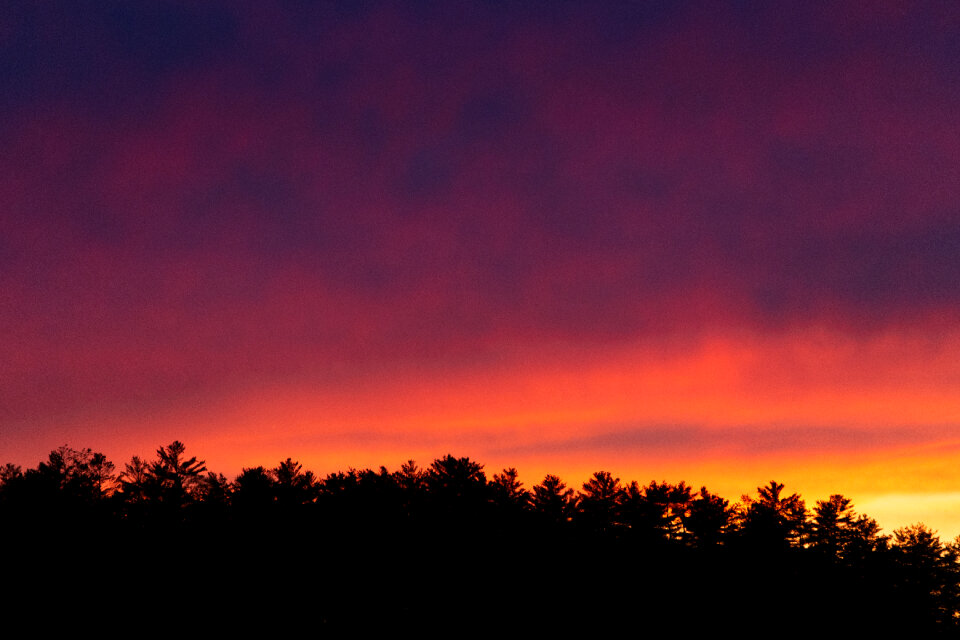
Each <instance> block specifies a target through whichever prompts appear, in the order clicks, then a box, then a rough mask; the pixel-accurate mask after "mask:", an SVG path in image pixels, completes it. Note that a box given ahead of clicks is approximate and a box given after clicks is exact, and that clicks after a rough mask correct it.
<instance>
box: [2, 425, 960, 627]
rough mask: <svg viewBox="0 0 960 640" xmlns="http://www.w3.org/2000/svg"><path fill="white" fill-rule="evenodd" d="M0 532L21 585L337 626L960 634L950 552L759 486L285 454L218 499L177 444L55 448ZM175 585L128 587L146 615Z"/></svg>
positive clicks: (848, 510)
mask: <svg viewBox="0 0 960 640" xmlns="http://www.w3.org/2000/svg"><path fill="white" fill-rule="evenodd" d="M0 524H2V535H3V542H4V543H5V547H4V548H6V549H19V550H21V551H22V554H20V556H21V557H22V558H26V559H29V561H30V563H33V564H31V565H30V566H32V567H33V568H32V569H25V574H24V576H25V577H27V576H29V575H30V571H37V570H38V569H37V566H41V567H42V566H43V563H44V561H45V560H44V559H45V558H46V559H47V561H50V562H53V560H52V558H53V557H58V558H59V557H61V556H62V555H63V554H65V553H70V554H72V556H73V557H74V558H77V557H79V558H84V557H87V558H88V559H89V558H96V560H97V562H98V563H101V564H105V565H106V566H107V567H109V568H112V569H113V570H117V571H129V567H130V566H136V565H137V563H141V562H142V563H146V565H145V566H149V565H150V564H154V565H155V564H156V558H157V557H169V558H176V562H177V564H179V565H184V563H185V562H187V560H186V559H189V561H190V562H192V563H193V566H192V567H191V569H190V570H191V572H192V574H193V575H195V576H197V577H198V579H199V576H200V575H202V574H204V573H205V574H207V575H208V576H209V577H210V578H211V579H214V580H219V581H226V582H225V583H226V584H232V583H234V582H235V581H237V580H239V581H241V582H244V583H246V582H247V581H249V580H250V579H255V581H257V582H258V583H259V584H261V585H264V584H276V583H277V582H276V581H278V580H279V581H282V582H283V583H284V584H286V588H287V591H286V592H285V593H286V595H281V594H280V592H278V591H275V590H274V591H271V590H269V589H267V590H263V589H253V590H252V591H248V592H243V593H239V594H238V593H232V594H230V596H229V598H227V597H226V596H223V597H224V598H225V600H229V601H230V602H232V603H234V604H235V605H236V604H237V603H238V602H240V603H242V602H245V601H247V600H249V601H250V604H251V606H253V604H254V603H256V606H257V607H259V608H258V609H257V610H260V611H263V610H271V608H273V609H276V608H277V607H280V608H285V607H290V606H292V603H293V602H301V600H303V599H306V600H309V602H310V607H309V610H310V611H314V612H315V614H316V615H317V616H319V617H318V618H317V620H318V621H319V623H320V624H322V625H328V626H343V627H344V628H348V627H351V625H354V624H362V625H367V626H372V627H376V628H383V627H384V626H389V625H391V624H393V623H395V622H397V621H405V622H407V623H414V622H418V623H429V622H436V621H438V620H445V621H447V622H462V621H464V620H467V619H471V618H473V619H478V620H480V619H482V620H483V621H485V622H482V623H481V622H478V624H481V625H483V626H485V625H489V626H490V628H491V629H492V628H494V627H496V626H497V625H502V624H511V623H513V622H514V621H517V622H520V623H523V624H526V625H536V626H541V627H556V628H565V627H566V626H567V625H575V626H576V625H584V626H590V627H592V628H597V626H598V625H599V626H604V625H610V626H611V628H614V627H616V626H617V625H620V624H623V623H624V622H626V621H627V620H632V619H634V618H636V617H637V616H641V617H642V616H654V618H650V619H649V620H648V621H647V622H646V623H645V624H646V625H647V628H650V629H661V628H666V626H659V625H661V623H663V624H664V625H665V624H666V623H665V622H664V620H666V619H668V618H669V619H672V620H673V621H674V622H673V624H680V625H681V627H684V628H689V629H694V630H697V629H699V630H709V629H714V627H715V626H716V625H718V624H720V621H721V620H722V619H725V618H726V617H729V615H730V614H731V613H733V612H735V611H737V610H738V609H739V610H742V609H743V608H744V607H746V608H747V609H748V610H749V612H750V613H749V615H747V616H746V617H745V618H744V619H743V620H742V621H741V622H740V624H741V625H744V626H743V627H742V629H741V632H743V631H744V630H756V631H757V632H760V631H761V630H762V629H763V628H765V626H767V625H770V624H779V622H777V621H776V620H775V618H777V617H778V616H780V615H782V612H783V607H784V605H785V604H789V605H790V606H791V607H793V608H795V610H796V611H798V612H800V611H802V612H804V614H805V615H810V616H813V617H814V618H815V619H817V620H819V624H827V625H828V626H829V627H830V628H834V629H848V630H856V631H861V632H864V631H874V632H881V631H882V632H889V631H890V630H892V629H903V630H910V631H913V632H922V633H924V634H927V635H930V634H940V633H942V634H947V635H951V634H954V633H957V632H960V626H958V618H960V540H958V541H954V542H950V543H944V542H942V541H941V540H940V539H939V537H938V536H937V535H936V534H935V533H934V532H932V531H931V530H930V529H928V528H927V527H925V526H924V525H922V524H915V525H912V526H909V527H905V528H902V529H898V530H896V531H895V532H894V533H893V535H891V536H888V535H881V533H880V528H879V526H878V525H877V523H876V521H875V520H873V519H872V518H870V517H868V516H867V515H864V514H860V513H857V512H856V510H855V509H854V505H853V503H852V502H851V500H850V499H848V498H846V497H844V496H842V495H832V496H830V498H829V499H827V500H819V501H817V503H816V504H815V505H813V506H812V507H808V506H807V504H806V503H805V501H804V500H803V499H802V498H801V497H800V496H799V495H797V494H796V493H790V492H789V491H788V490H787V489H786V488H785V487H784V485H782V484H780V483H778V482H774V481H771V482H770V483H769V484H767V485H765V486H761V487H758V488H757V491H756V493H755V494H754V495H744V496H742V497H741V499H740V500H739V501H738V502H735V503H731V502H730V501H729V500H727V499H725V498H722V497H720V496H718V495H716V494H713V493H711V492H710V491H709V490H708V489H707V488H706V487H700V488H699V489H695V488H693V487H690V486H688V485H686V484H685V483H683V482H680V483H679V484H670V483H666V482H662V483H661V482H656V481H654V482H650V483H649V484H647V485H641V484H639V483H638V482H637V481H630V482H624V481H621V479H619V478H617V477H614V476H613V475H612V474H610V473H609V472H606V471H598V472H596V473H594V474H593V476H592V477H591V478H590V479H589V480H588V481H587V482H585V483H584V484H583V485H582V487H580V488H579V489H574V488H573V487H567V486H566V485H565V483H564V482H563V481H562V480H561V479H560V478H559V477H557V476H554V475H547V476H546V477H545V478H544V479H543V481H542V482H541V483H539V484H537V485H536V486H534V487H532V488H530V489H527V488H526V487H524V486H523V485H522V484H521V483H520V482H519V481H518V479H517V471H516V469H512V468H511V469H504V470H502V471H500V472H498V473H494V474H493V475H492V476H490V477H488V475H487V473H486V471H485V470H484V467H483V465H482V464H480V463H478V462H476V461H473V460H471V459H469V458H457V457H454V456H452V455H447V456H444V457H442V458H438V459H436V460H434V461H433V462H432V463H431V464H430V465H429V466H427V467H420V466H418V465H417V464H416V463H415V462H413V461H409V462H407V463H405V464H403V465H402V466H401V467H400V468H399V469H397V470H394V471H390V470H388V469H387V468H385V467H380V468H379V469H376V470H374V469H363V470H357V469H350V470H348V471H345V472H337V473H331V474H329V475H327V476H326V477H322V478H321V477H317V476H315V475H314V474H313V473H312V472H311V471H309V470H306V469H303V467H302V465H301V464H300V463H298V462H297V461H295V460H293V459H292V458H287V459H286V460H283V461H280V462H279V463H278V464H277V466H275V467H273V468H270V469H267V468H265V467H261V466H258V467H252V468H245V469H243V471H242V472H241V473H240V474H239V475H238V476H237V477H236V478H234V479H233V480H232V481H230V480H228V479H227V478H226V477H225V476H224V475H223V474H219V473H216V472H214V471H211V470H208V469H207V468H206V465H205V462H204V461H203V460H200V459H198V458H197V456H195V455H191V454H188V453H187V451H186V447H185V446H184V445H183V444H182V443H180V442H173V443H171V444H169V445H167V446H163V447H160V448H158V449H157V451H156V454H155V456H154V457H153V458H151V459H142V458H140V457H138V456H134V457H133V458H132V459H131V460H130V461H129V462H127V463H125V464H124V465H123V466H122V468H121V467H117V466H116V465H114V464H113V463H112V462H110V461H109V460H107V459H106V457H105V456H104V455H102V454H100V453H96V452H93V451H92V450H90V449H79V450H77V449H73V448H70V447H68V446H63V447H60V448H58V449H56V450H54V451H52V452H51V453H50V455H49V456H48V458H47V460H45V461H43V462H40V463H39V464H38V466H37V467H36V468H35V469H28V470H26V471H23V470H22V469H20V468H19V467H17V466H15V465H12V464H7V465H5V466H4V467H2V468H0ZM53 549H56V550H58V552H57V553H56V554H52V553H50V551H51V550H53ZM38 562H39V563H40V565H37V564H36V563H38ZM27 564H29V563H26V564H25V567H26V566H27ZM160 575H162V574H160ZM180 579H182V576H180V574H177V573H174V574H171V575H170V576H169V577H167V578H157V577H156V576H155V577H154V582H153V583H149V582H145V583H143V584H141V587H142V588H143V589H145V590H146V592H147V593H151V594H152V597H154V598H157V599H159V601H162V600H163V599H164V598H165V597H167V595H168V594H169V593H170V591H169V590H168V589H167V587H170V588H173V587H174V583H175V582H176V581H177V580H180ZM398 581H399V582H398ZM387 585H393V586H392V587H389V588H388V586H387ZM400 585H402V586H400ZM592 589H596V590H597V592H596V593H595V594H593V596H590V597H587V596H586V595H584V594H585V590H587V591H589V590H592ZM577 594H581V595H579V596H578V595H577ZM127 595H129V594H126V595H121V596H120V597H127ZM213 597H214V599H216V596H213ZM694 603H696V604H695V605H694ZM304 606H306V605H305V602H304ZM265 607H266V608H265ZM360 609H362V610H363V611H364V612H365V613H363V615H362V616H360V618H357V617H356V616H357V615H358V612H359V611H360ZM297 613H303V611H301V610H298V611H297ZM664 616H667V618H664ZM670 616H673V618H670ZM677 616H679V617H677ZM361 620H362V622H361ZM650 620H654V621H650ZM681 623H682V624H681ZM798 624H799V623H798ZM804 624H806V622H804ZM651 625H652V626H651Z"/></svg>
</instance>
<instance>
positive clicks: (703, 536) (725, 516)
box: [683, 487, 735, 548]
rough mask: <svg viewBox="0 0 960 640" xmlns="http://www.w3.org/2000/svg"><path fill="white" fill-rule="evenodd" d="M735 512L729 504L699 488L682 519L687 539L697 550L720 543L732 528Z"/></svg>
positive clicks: (705, 489)
mask: <svg viewBox="0 0 960 640" xmlns="http://www.w3.org/2000/svg"><path fill="white" fill-rule="evenodd" d="M734 513H735V510H734V509H733V508H732V507H731V506H730V502H729V501H728V500H725V499H723V498H721V497H720V496H718V495H715V494H712V493H710V492H709V491H708V490H707V488H706V487H700V491H699V492H698V494H697V497H696V498H695V499H694V500H692V501H691V502H690V509H689V511H688V513H687V516H686V517H685V518H684V519H683V527H684V530H685V531H686V532H687V536H688V539H689V540H690V541H691V542H692V544H693V545H694V546H696V547H699V548H710V547H714V546H716V545H717V544H719V543H721V542H722V541H723V540H724V538H725V537H726V535H727V534H728V533H729V531H730V530H731V528H732V527H733V516H734Z"/></svg>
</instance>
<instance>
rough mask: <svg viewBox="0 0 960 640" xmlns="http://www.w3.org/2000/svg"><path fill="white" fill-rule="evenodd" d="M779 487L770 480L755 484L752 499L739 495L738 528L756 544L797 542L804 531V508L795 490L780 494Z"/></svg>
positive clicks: (775, 545) (773, 545) (771, 545)
mask: <svg viewBox="0 0 960 640" xmlns="http://www.w3.org/2000/svg"><path fill="white" fill-rule="evenodd" d="M783 487H784V485H783V484H781V483H778V482H775V481H772V480H771V481H770V484H768V485H766V486H765V487H757V493H758V498H757V499H756V500H754V499H752V498H751V497H750V496H743V498H742V501H743V504H744V513H743V516H742V517H743V524H742V527H743V529H742V532H743V534H744V535H745V536H746V537H747V538H748V539H749V540H750V541H751V543H752V544H753V545H755V546H756V547H757V548H761V547H762V548H767V549H785V548H789V547H791V546H799V545H800V542H801V540H802V538H803V536H804V534H805V533H806V524H807V508H806V506H805V505H804V502H803V500H802V499H801V498H800V496H798V495H797V494H795V493H792V494H790V495H789V496H784V495H783Z"/></svg>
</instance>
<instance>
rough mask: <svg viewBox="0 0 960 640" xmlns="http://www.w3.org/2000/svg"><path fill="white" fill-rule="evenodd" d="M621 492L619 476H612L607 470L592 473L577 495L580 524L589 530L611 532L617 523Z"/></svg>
mask: <svg viewBox="0 0 960 640" xmlns="http://www.w3.org/2000/svg"><path fill="white" fill-rule="evenodd" d="M622 494H623V488H622V487H621V486H620V478H614V477H613V475H611V474H610V472H609V471H597V472H596V473H594V474H593V476H592V477H591V478H590V479H589V480H587V481H586V482H584V483H583V490H582V491H581V492H580V495H579V496H578V505H579V507H580V514H579V516H580V523H581V525H582V526H583V527H585V528H586V529H587V530H589V531H594V532H597V533H612V532H613V530H614V528H615V527H616V526H617V524H618V516H619V506H620V498H621V495H622Z"/></svg>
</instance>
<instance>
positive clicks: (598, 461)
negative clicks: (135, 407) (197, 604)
mask: <svg viewBox="0 0 960 640" xmlns="http://www.w3.org/2000/svg"><path fill="white" fill-rule="evenodd" d="M955 353H960V335H951V336H946V337H943V338H942V339H941V340H939V341H938V342H937V343H936V344H931V343H930V342H929V340H925V339H922V338H919V337H918V338H909V337H897V336H893V335H880V336H876V337H875V338H873V339H869V340H857V341H855V340H851V339H846V338H844V337H843V336H841V335H837V334H831V333H829V332H827V331H826V330H816V331H813V330H808V331H804V332H797V333H794V334H791V335H786V334H785V335H780V336H777V337H768V338H766V339H760V340H757V339H746V338H734V337H714V338H710V339H704V340H702V341H701V342H700V343H698V344H696V345H692V346H690V347H689V348H681V349H674V350H672V351H669V350H663V349H660V350H653V349H650V348H648V347H647V346H646V345H643V344H637V345H633V346H632V347H631V348H621V349H618V350H616V351H612V350H607V351H597V352H592V353H582V352H574V351H571V350H567V351H564V350H562V349H557V348H554V349H549V350H548V349H543V350H542V351H540V352H536V351H534V350H532V349H529V348H526V349H523V348H517V349H514V350H513V351H510V352H509V356H510V357H509V358H505V359H504V361H502V362H501V364H500V365H499V366H498V368H496V369H489V368H488V370H463V371H447V372H440V373H436V372H433V373H423V372H417V371H415V370H404V369H403V368H398V369H397V370H396V371H395V372H394V375H393V376H390V377H389V379H386V378H387V376H383V375H381V376H379V378H380V379H382V380H384V382H382V383H381V384H371V383H369V379H367V380H368V381H367V383H366V384H365V386H361V385H360V384H357V385H356V386H353V387H351V386H349V385H343V384H341V385H339V386H331V385H327V386H323V385H319V384H317V385H316V386H314V385H311V384H308V383H299V384H297V385H292V386H285V387H275V388H270V387H260V388H256V389H246V390H243V391H240V392H237V393H235V394H234V395H231V396H229V397H223V398H221V399H220V400H219V401H218V402H212V403H209V404H207V405H205V406H202V407H180V408H177V409H175V410H172V411H169V412H168V413H166V414H164V415H157V416H153V417H147V418H144V417H143V416H115V417H114V418H113V420H112V423H113V425H114V427H113V428H112V429H109V430H104V429H103V427H102V425H103V424H104V420H103V417H102V416H97V417H96V418H97V420H96V421H94V419H93V418H88V421H89V425H90V428H89V433H90V436H91V438H90V441H88V442H85V443H83V445H84V446H98V445H99V443H107V442H109V446H100V448H101V449H103V450H104V451H107V452H111V454H112V456H113V459H115V460H118V461H122V460H125V459H128V458H129V455H130V454H132V453H138V454H140V455H144V454H146V455H150V454H151V453H152V451H153V450H154V449H155V448H156V447H157V446H158V445H160V444H162V443H164V442H167V441H169V440H173V439H174V438H181V439H184V440H187V438H185V437H183V436H182V435H181V434H191V436H190V438H189V442H188V447H189V448H190V450H191V452H193V453H196V454H198V455H201V456H202V457H206V459H207V462H208V467H209V468H210V469H212V470H217V471H222V472H224V473H226V474H227V475H231V474H235V473H237V472H239V470H240V468H241V467H243V466H253V465H257V464H263V465H267V466H272V465H274V464H276V463H277V461H279V460H281V459H283V458H285V457H287V456H295V457H298V458H299V459H300V461H301V462H302V463H304V466H305V467H306V468H311V469H313V470H314V471H316V472H318V473H320V474H324V473H327V472H330V471H334V470H339V469H346V468H348V467H350V466H354V467H368V466H378V465H380V464H385V465H387V466H388V467H395V466H398V465H399V464H400V463H401V462H403V461H405V460H407V459H409V458H413V459H415V460H417V461H418V462H420V463H421V464H422V465H426V464H429V462H430V461H431V460H432V459H433V458H435V457H437V456H439V455H442V454H444V453H446V452H452V453H455V454H457V455H469V456H471V457H473V458H475V459H477V460H479V461H480V462H483V463H485V464H486V465H487V470H488V472H489V473H493V472H494V471H497V470H499V469H500V468H502V467H504V466H515V467H517V468H518V469H519V470H520V472H521V477H522V478H523V480H524V481H525V482H526V483H527V485H528V486H530V485H532V484H535V483H537V482H539V480H540V479H542V477H543V475H544V474H546V473H556V474H558V475H560V476H561V477H563V478H565V479H566V481H567V482H568V484H569V485H571V486H575V487H579V484H580V483H581V482H582V481H583V480H585V479H586V477H587V476H589V474H590V473H592V472H593V471H596V470H599V469H608V470H611V471H613V472H615V473H616V474H617V475H619V476H620V477H621V478H622V479H624V480H632V479H636V480H638V481H640V482H643V483H645V482H648V481H650V480H652V479H658V480H662V479H666V480H670V481H673V482H677V481H680V480H684V481H686V482H688V483H689V484H692V485H694V486H697V487H698V486H700V485H701V484H706V485H707V486H708V487H709V488H710V489H711V490H713V491H715V492H719V493H720V494H721V495H724V496H725V497H727V498H728V499H731V500H736V499H737V498H738V497H739V495H740V494H741V493H744V492H747V493H749V492H752V491H753V490H754V489H755V487H756V486H758V485H760V484H765V483H766V482H767V481H769V480H770V479H777V480H779V481H781V482H785V483H787V487H788V489H790V490H792V491H797V492H800V493H801V494H802V495H803V496H804V497H805V498H806V500H807V503H808V506H811V507H812V506H813V505H814V504H815V501H816V500H817V499H824V498H826V497H828V495H829V494H830V493H843V494H845V495H848V496H850V497H851V498H853V499H854V503H855V504H856V505H861V504H862V505H875V506H877V508H878V509H879V511H880V512H882V513H883V514H884V520H883V521H882V522H881V525H882V526H885V527H886V528H887V529H888V531H889V530H891V529H892V528H895V527H898V526H903V525H906V524H909V523H911V522H913V521H915V520H918V519H921V518H920V516H921V515H926V516H928V517H931V514H936V513H939V514H941V516H937V518H939V519H933V518H932V517H931V521H926V520H925V522H927V524H928V525H930V526H932V527H935V528H937V529H940V530H941V533H943V534H944V535H946V536H949V537H952V536H954V535H956V534H957V533H960V519H958V518H956V517H955V515H956V514H957V508H956V507H955V506H953V505H954V503H956V504H957V505H960V500H958V499H956V496H955V493H954V492H955V490H956V487H958V486H960V471H958V470H960V464H957V463H958V462H960V429H958V428H957V427H958V426H960V394H958V393H957V391H956V389H957V388H958V386H957V384H956V383H957V382H958V380H960V363H958V362H957V361H956V360H955V359H954V358H952V357H950V354H955ZM134 422H135V423H136V424H138V425H139V426H140V429H139V430H138V432H137V434H138V436H136V437H133V436H128V438H127V439H126V440H116V439H113V438H110V439H109V440H108V436H107V431H109V432H111V433H129V431H127V430H124V429H121V428H120V427H121V426H123V425H124V424H130V423H134ZM109 423H110V422H109V421H108V422H107V424H109ZM834 428H842V429H845V430H846V431H845V432H844V433H845V434H846V435H845V436H844V437H845V438H847V439H846V440H844V441H843V442H839V443H837V444H836V445H834V444H832V443H831V440H830V437H829V433H830V430H831V429H834ZM677 429H687V430H688V432H689V435H688V436H686V437H685V438H686V439H684V438H680V439H677V440H671V438H672V437H673V436H671V435H670V434H671V433H673V432H674V431H675V430H677ZM797 429H800V431H797ZM903 429H907V431H906V432H904V431H903ZM658 430H659V431H658ZM880 432H883V433H887V432H889V434H891V435H890V439H889V441H887V440H884V439H883V438H879V439H877V438H876V437H874V438H873V439H872V440H871V439H870V438H869V437H867V438H866V439H865V441H864V442H866V443H867V444H866V445H865V446H863V447H859V446H858V445H857V442H858V440H857V438H858V436H857V434H858V433H862V434H863V435H864V436H865V437H866V436H876V434H878V433H880ZM657 433H661V434H665V435H664V436H663V437H664V438H666V440H665V441H663V442H661V439H662V438H660V436H658V435H656V434H657ZM821 433H822V434H824V437H823V438H822V439H820V438H819V436H818V434H821ZM903 433H906V435H903ZM611 434H612V435H611ZM618 434H627V435H626V436H622V435H618ZM651 434H653V435H651ZM711 434H714V435H711ZM716 434H721V435H720V436H716ZM781 434H783V437H786V438H792V440H789V441H785V442H784V443H783V446H780V445H779V438H780V437H781ZM805 434H809V435H811V436H813V437H814V438H815V440H816V442H814V443H813V444H811V445H810V446H805V443H804V441H803V439H804V437H805ZM951 434H953V435H951ZM624 438H625V439H624ZM658 438H660V439H658ZM758 438H760V439H762V442H761V441H760V440H758ZM851 438H852V439H853V446H851ZM621 439H623V442H621V441H620V440H621ZM904 496H916V500H913V499H911V498H909V497H904ZM924 496H928V497H924ZM931 500H933V501H934V502H935V503H936V504H937V505H940V506H939V507H938V509H939V511H931V509H930V508H929V505H930V504H932V503H931V502H930V501H931ZM914 504H915V505H916V508H915V509H914V508H913V506H912V505H914ZM861 511H867V510H866V509H865V508H864V507H861ZM867 513H869V511H867ZM871 515H872V514H871Z"/></svg>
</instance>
